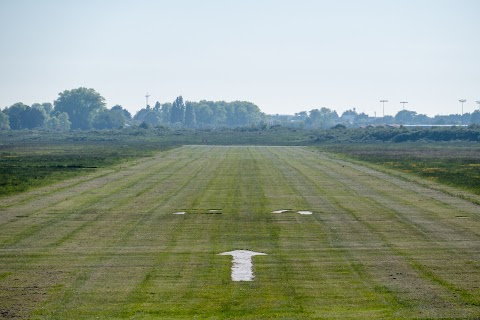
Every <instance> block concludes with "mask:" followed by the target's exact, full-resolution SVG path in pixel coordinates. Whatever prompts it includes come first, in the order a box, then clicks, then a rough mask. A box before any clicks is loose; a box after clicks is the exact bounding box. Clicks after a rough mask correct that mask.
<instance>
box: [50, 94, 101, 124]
mask: <svg viewBox="0 0 480 320" xmlns="http://www.w3.org/2000/svg"><path fill="white" fill-rule="evenodd" d="M54 105H55V111H56V112H66V113H67V114H68V117H69V120H70V121H71V123H72V126H71V127H72V129H82V130H88V129H90V128H92V123H93V120H94V119H95V117H96V115H97V114H98V113H100V112H101V111H103V110H104V109H105V99H104V98H103V97H102V96H101V95H100V94H99V93H97V92H96V91H95V90H94V89H87V88H78V89H72V90H65V91H64V92H62V93H59V97H58V99H57V100H55V102H54Z"/></svg>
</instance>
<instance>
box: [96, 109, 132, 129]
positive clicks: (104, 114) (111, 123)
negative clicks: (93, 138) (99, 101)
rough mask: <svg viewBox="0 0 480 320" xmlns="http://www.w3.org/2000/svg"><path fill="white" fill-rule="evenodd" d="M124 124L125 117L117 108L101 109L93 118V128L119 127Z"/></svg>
mask: <svg viewBox="0 0 480 320" xmlns="http://www.w3.org/2000/svg"><path fill="white" fill-rule="evenodd" d="M123 126H125V117H124V116H123V114H122V113H121V112H118V110H103V111H101V112H99V113H97V115H96V117H95V119H94V120H93V127H94V128H95V129H100V130H101V129H119V128H122V127H123Z"/></svg>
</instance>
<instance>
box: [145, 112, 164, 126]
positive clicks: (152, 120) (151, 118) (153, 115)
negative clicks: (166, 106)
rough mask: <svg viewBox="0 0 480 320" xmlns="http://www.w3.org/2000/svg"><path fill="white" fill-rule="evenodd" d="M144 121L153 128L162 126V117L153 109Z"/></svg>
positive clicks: (146, 114)
mask: <svg viewBox="0 0 480 320" xmlns="http://www.w3.org/2000/svg"><path fill="white" fill-rule="evenodd" d="M143 121H144V122H146V123H148V124H149V125H151V126H156V125H158V124H160V117H159V114H158V113H157V112H155V111H154V110H153V109H152V110H150V111H148V112H147V113H145V115H144V116H143Z"/></svg>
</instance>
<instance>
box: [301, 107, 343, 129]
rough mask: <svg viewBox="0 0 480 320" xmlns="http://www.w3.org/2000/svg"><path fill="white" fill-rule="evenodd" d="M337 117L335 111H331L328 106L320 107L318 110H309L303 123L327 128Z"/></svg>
mask: <svg viewBox="0 0 480 320" xmlns="http://www.w3.org/2000/svg"><path fill="white" fill-rule="evenodd" d="M337 119H338V115H337V112H335V111H332V110H330V109H329V108H321V109H320V110H318V109H313V110H311V111H310V115H309V117H308V118H307V120H306V121H305V123H306V124H307V125H308V126H311V127H313V128H321V129H327V128H330V127H332V126H333V124H334V122H335V120H337Z"/></svg>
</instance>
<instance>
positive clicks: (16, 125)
mask: <svg viewBox="0 0 480 320" xmlns="http://www.w3.org/2000/svg"><path fill="white" fill-rule="evenodd" d="M4 112H5V113H6V114H7V115H8V118H9V124H10V128H12V129H13V130H20V129H33V128H38V127H41V126H43V124H44V122H45V112H44V111H43V110H42V111H40V110H39V109H36V108H31V107H29V106H27V105H25V104H23V103H21V102H18V103H15V104H14V105H12V106H11V107H10V108H7V109H5V111H4Z"/></svg>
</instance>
